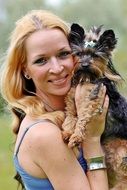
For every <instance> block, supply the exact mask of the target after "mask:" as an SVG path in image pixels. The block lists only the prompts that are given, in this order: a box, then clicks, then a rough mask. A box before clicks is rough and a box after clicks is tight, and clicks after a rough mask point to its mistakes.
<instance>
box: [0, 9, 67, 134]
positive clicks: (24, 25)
mask: <svg viewBox="0 0 127 190" xmlns="http://www.w3.org/2000/svg"><path fill="white" fill-rule="evenodd" d="M44 28H58V29H60V30H62V31H63V32H64V33H65V35H66V36H68V34H69V30H70V27H69V25H68V24H67V23H66V22H64V21H63V20H62V19H60V18H59V17H58V16H56V15H55V14H52V13H51V12H49V11H46V10H33V11H31V12H28V14H26V15H25V16H24V17H22V18H21V19H19V20H18V21H17V22H16V27H15V29H14V31H13V32H12V34H11V37H10V46H9V48H8V51H7V56H6V59H5V62H4V64H3V66H2V76H1V93H2V96H3V97H4V99H5V100H6V101H7V103H8V105H9V107H10V108H11V110H12V112H13V113H14V115H16V116H17V117H18V120H19V118H20V119H21V116H22V115H24V114H29V115H31V116H34V117H35V116H40V115H42V114H43V113H44V112H45V110H44V107H43V104H42V102H41V101H40V99H39V98H38V97H37V96H35V95H34V92H35V87H34V84H33V83H32V82H31V84H29V86H30V88H31V89H28V90H29V91H33V95H32V94H30V93H28V92H27V90H26V88H27V86H28V80H27V79H25V77H24V76H23V72H22V71H23V67H24V65H25V64H26V61H27V60H26V50H25V41H26V39H27V38H28V36H29V35H30V34H31V33H33V32H35V31H37V30H43V29H44ZM17 132H18V129H17V128H16V129H14V133H17Z"/></svg>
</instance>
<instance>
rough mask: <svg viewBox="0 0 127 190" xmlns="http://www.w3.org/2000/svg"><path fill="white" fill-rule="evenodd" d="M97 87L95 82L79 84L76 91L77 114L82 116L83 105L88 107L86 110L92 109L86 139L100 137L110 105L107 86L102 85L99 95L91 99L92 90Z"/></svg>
mask: <svg viewBox="0 0 127 190" xmlns="http://www.w3.org/2000/svg"><path fill="white" fill-rule="evenodd" d="M95 88H96V85H95V84H91V83H86V84H84V85H78V86H77V88H76V93H75V102H76V108H77V115H78V116H79V117H80V116H81V112H82V106H83V107H84V108H86V112H88V111H89V110H92V111H91V112H90V114H91V118H90V122H88V124H87V125H88V126H87V135H86V138H85V141H86V140H87V139H89V138H95V137H98V138H100V136H101V135H102V133H103V131H104V127H105V119H106V114H107V110H108V105H109V98H108V96H107V95H106V96H105V94H106V87H105V86H103V85H101V86H100V89H99V91H98V94H97V96H96V97H95V98H93V99H91V98H90V96H91V92H92V91H93V89H95ZM84 110H85V109H84ZM85 114H87V113H85Z"/></svg>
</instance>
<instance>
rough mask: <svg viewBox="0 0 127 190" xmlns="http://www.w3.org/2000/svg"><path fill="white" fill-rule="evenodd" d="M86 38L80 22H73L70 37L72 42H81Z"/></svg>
mask: <svg viewBox="0 0 127 190" xmlns="http://www.w3.org/2000/svg"><path fill="white" fill-rule="evenodd" d="M84 38H85V31H84V29H83V27H81V26H80V25H79V24H76V23H73V24H72V25H71V31H70V34H69V37H68V40H69V42H70V43H74V44H77V45H78V44H79V43H81V42H82V41H83V40H84Z"/></svg>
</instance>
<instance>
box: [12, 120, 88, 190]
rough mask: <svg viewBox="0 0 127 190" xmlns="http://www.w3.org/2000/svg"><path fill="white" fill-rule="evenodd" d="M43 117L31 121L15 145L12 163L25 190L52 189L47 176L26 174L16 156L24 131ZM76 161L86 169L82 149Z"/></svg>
mask: <svg viewBox="0 0 127 190" xmlns="http://www.w3.org/2000/svg"><path fill="white" fill-rule="evenodd" d="M44 121H45V119H43V120H39V121H37V122H36V123H33V124H32V125H30V126H29V127H28V128H26V130H25V131H24V133H23V135H22V138H21V139H20V142H19V144H18V147H17V150H16V152H15V154H14V165H15V168H16V171H17V172H18V173H19V175H20V176H21V178H22V181H23V183H24V186H25V189H26V190H35V189H36V190H54V188H53V186H52V184H51V183H50V181H49V179H48V178H44V179H42V178H37V177H33V176H32V175H30V174H28V173H27V172H26V171H25V170H24V169H23V168H22V167H21V166H20V163H19V161H18V157H17V154H18V151H19V148H20V145H21V143H22V140H23V138H24V136H25V134H26V132H27V131H28V130H29V129H30V128H31V127H33V126H36V124H37V123H40V122H44ZM78 161H79V163H80V165H81V167H82V168H83V170H84V172H86V171H87V164H86V161H85V159H84V157H83V152H82V149H81V150H80V154H79V157H78Z"/></svg>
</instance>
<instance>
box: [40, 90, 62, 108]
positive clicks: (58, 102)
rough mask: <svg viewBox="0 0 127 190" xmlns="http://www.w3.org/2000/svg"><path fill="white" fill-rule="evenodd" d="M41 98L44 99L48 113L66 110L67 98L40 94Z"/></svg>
mask: <svg viewBox="0 0 127 190" xmlns="http://www.w3.org/2000/svg"><path fill="white" fill-rule="evenodd" d="M39 97H40V98H41V99H42V102H43V104H44V106H45V109H46V110H47V111H49V112H50V111H56V110H61V111H64V109H65V96H53V95H49V94H48V95H47V94H44V93H43V94H41V95H40V94H39Z"/></svg>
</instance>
